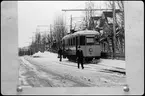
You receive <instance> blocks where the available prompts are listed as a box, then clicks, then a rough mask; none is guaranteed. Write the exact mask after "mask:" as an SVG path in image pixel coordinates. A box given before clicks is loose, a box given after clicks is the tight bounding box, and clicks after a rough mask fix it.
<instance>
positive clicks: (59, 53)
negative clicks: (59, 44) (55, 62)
mask: <svg viewBox="0 0 145 96" xmlns="http://www.w3.org/2000/svg"><path fill="white" fill-rule="evenodd" d="M58 55H59V58H60V59H59V61H62V49H61V48H59V50H58Z"/></svg>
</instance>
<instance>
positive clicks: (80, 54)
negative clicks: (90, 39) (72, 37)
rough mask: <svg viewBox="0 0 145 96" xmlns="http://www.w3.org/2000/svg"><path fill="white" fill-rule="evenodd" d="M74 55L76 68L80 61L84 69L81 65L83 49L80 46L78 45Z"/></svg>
mask: <svg viewBox="0 0 145 96" xmlns="http://www.w3.org/2000/svg"><path fill="white" fill-rule="evenodd" d="M76 56H77V63H78V68H79V64H80V63H81V66H82V69H84V66H83V58H84V56H83V51H82V50H81V48H80V46H79V47H78V50H77V52H76Z"/></svg>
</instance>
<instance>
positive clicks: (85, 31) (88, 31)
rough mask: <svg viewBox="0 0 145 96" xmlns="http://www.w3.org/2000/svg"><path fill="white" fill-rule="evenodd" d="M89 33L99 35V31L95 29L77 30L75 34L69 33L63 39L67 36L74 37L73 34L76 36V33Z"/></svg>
mask: <svg viewBox="0 0 145 96" xmlns="http://www.w3.org/2000/svg"><path fill="white" fill-rule="evenodd" d="M87 34H97V35H99V32H98V31H95V30H83V31H77V32H75V33H73V34H69V35H66V36H64V37H63V39H66V38H69V37H73V36H76V35H87Z"/></svg>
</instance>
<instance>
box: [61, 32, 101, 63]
mask: <svg viewBox="0 0 145 96" xmlns="http://www.w3.org/2000/svg"><path fill="white" fill-rule="evenodd" d="M78 47H80V48H81V49H82V51H83V55H84V59H85V61H90V60H92V59H93V58H97V59H99V58H100V57H101V46H100V43H99V32H97V31H94V30H83V31H77V32H75V33H72V34H68V35H66V36H64V37H63V38H62V49H63V57H64V58H66V57H67V58H68V59H69V60H76V51H77V50H78Z"/></svg>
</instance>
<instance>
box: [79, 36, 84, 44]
mask: <svg viewBox="0 0 145 96" xmlns="http://www.w3.org/2000/svg"><path fill="white" fill-rule="evenodd" d="M80 45H85V36H80Z"/></svg>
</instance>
